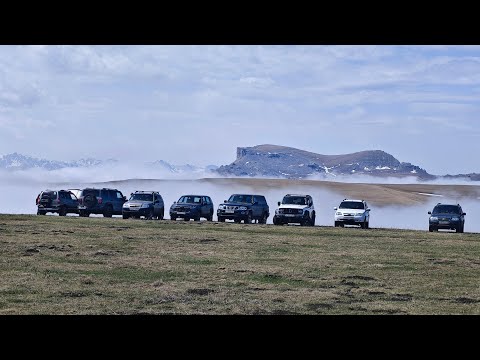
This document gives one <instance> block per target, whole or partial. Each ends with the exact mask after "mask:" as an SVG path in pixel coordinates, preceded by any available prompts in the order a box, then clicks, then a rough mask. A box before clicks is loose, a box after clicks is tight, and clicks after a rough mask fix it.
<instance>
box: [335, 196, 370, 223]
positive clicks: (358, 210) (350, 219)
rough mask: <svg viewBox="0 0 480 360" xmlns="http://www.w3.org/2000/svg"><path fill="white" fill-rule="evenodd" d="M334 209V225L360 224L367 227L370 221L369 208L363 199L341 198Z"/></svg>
mask: <svg viewBox="0 0 480 360" xmlns="http://www.w3.org/2000/svg"><path fill="white" fill-rule="evenodd" d="M333 209H334V210H335V227H337V226H342V227H343V226H344V225H360V227H361V228H362V229H368V227H369V222H370V209H369V208H368V205H367V202H366V201H365V200H352V199H343V201H342V202H341V203H340V205H339V206H338V208H337V207H334V208H333Z"/></svg>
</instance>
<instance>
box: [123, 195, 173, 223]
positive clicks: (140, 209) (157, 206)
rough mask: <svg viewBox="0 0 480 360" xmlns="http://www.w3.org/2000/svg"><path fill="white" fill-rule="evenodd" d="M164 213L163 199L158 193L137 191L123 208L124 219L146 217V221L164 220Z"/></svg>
mask: <svg viewBox="0 0 480 360" xmlns="http://www.w3.org/2000/svg"><path fill="white" fill-rule="evenodd" d="M164 213H165V206H164V205H163V198H162V195H160V194H159V193H158V191H135V192H134V193H132V194H130V199H128V201H127V202H125V203H124V204H123V207H122V215H123V218H124V219H128V218H129V217H130V216H132V217H136V218H139V217H140V216H145V219H155V218H156V219H158V220H163V215H164Z"/></svg>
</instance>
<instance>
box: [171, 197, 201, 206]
mask: <svg viewBox="0 0 480 360" xmlns="http://www.w3.org/2000/svg"><path fill="white" fill-rule="evenodd" d="M177 202H179V203H184V204H200V203H201V202H202V198H201V197H200V196H181V197H180V199H178V201H177Z"/></svg>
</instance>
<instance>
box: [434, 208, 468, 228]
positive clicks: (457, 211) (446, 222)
mask: <svg viewBox="0 0 480 360" xmlns="http://www.w3.org/2000/svg"><path fill="white" fill-rule="evenodd" d="M428 213H429V214H430V218H429V219H428V231H430V232H432V231H438V229H451V230H456V232H459V233H463V228H464V226H465V215H467V214H466V213H464V212H463V210H462V207H461V206H460V205H459V204H456V205H449V204H441V203H438V204H437V205H436V206H435V207H434V208H433V211H429V212H428Z"/></svg>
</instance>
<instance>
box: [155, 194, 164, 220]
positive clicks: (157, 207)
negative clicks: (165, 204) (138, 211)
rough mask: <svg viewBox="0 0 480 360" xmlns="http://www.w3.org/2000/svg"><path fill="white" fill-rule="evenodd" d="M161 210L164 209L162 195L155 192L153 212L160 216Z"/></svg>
mask: <svg viewBox="0 0 480 360" xmlns="http://www.w3.org/2000/svg"><path fill="white" fill-rule="evenodd" d="M161 210H162V204H161V202H160V196H159V195H158V194H154V195H153V212H154V214H155V216H159V215H160V211H161Z"/></svg>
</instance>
